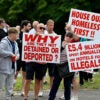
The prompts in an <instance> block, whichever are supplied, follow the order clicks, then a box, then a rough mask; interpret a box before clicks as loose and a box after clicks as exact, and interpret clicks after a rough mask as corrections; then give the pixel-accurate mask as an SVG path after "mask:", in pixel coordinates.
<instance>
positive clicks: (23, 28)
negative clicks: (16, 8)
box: [15, 20, 31, 96]
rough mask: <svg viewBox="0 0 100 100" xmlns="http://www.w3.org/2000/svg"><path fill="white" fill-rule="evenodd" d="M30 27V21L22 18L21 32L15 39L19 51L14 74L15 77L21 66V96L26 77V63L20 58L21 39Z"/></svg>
mask: <svg viewBox="0 0 100 100" xmlns="http://www.w3.org/2000/svg"><path fill="white" fill-rule="evenodd" d="M30 29H31V23H30V21H28V20H23V21H22V22H21V32H20V34H19V39H18V40H17V43H18V47H19V53H20V58H19V60H18V61H17V71H16V75H15V79H16V78H17V76H18V73H19V71H20V70H21V68H22V89H21V96H23V95H24V82H25V77H26V68H25V67H26V63H25V62H24V61H22V60H21V58H22V41H23V34H24V33H28V32H29V30H30Z"/></svg>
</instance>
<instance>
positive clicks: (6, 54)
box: [0, 18, 93, 100]
mask: <svg viewBox="0 0 100 100" xmlns="http://www.w3.org/2000/svg"><path fill="white" fill-rule="evenodd" d="M64 29H65V36H64V40H63V41H62V48H63V50H62V51H61V56H60V57H61V60H60V63H64V62H66V63H67V66H68V60H67V55H66V52H65V46H66V45H67V44H68V43H72V42H80V41H88V40H87V39H84V38H81V37H78V36H76V35H75V34H74V33H73V31H72V30H71V27H70V26H69V25H68V24H67V23H66V24H65V28H64ZM24 33H28V34H38V35H39V34H47V35H49V34H52V35H57V33H55V32H54V21H53V20H52V19H49V20H48V21H47V23H46V25H44V24H43V23H40V22H38V21H33V23H32V25H31V22H30V21H28V20H23V21H22V22H21V25H16V27H10V26H9V25H8V24H6V22H5V20H4V19H3V18H0V92H1V91H2V88H3V86H5V91H6V93H5V97H6V100H11V96H12V94H13V88H14V84H16V79H17V76H18V74H19V72H20V70H22V84H21V95H22V96H24V97H23V99H24V100H28V96H29V95H28V93H29V90H30V83H31V81H32V80H34V81H35V85H34V98H33V100H38V97H39V96H40V97H42V96H43V82H44V80H45V77H46V72H47V70H48V74H49V76H50V93H49V95H48V100H55V98H56V93H57V91H58V88H59V85H60V82H61V80H64V82H63V83H64V95H63V96H62V97H61V98H60V99H65V100H78V86H79V84H80V85H83V84H84V81H88V80H90V81H91V82H93V76H92V74H89V73H87V72H82V71H81V72H79V76H80V80H79V81H78V72H75V73H74V75H72V76H70V77H65V78H63V79H62V78H61V77H60V76H59V73H58V72H57V66H56V64H55V63H52V64H51V63H42V62H41V63H40V62H25V61H22V59H21V58H22V43H23V34H24ZM71 84H72V85H73V96H71Z"/></svg>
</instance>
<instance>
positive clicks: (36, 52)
mask: <svg viewBox="0 0 100 100" xmlns="http://www.w3.org/2000/svg"><path fill="white" fill-rule="evenodd" d="M60 46H61V36H60V35H56V36H53V35H35V34H28V33H24V34H23V48H22V60H23V61H30V62H49V63H59V62H60Z"/></svg>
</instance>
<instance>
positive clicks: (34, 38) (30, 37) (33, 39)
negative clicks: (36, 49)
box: [25, 34, 38, 41]
mask: <svg viewBox="0 0 100 100" xmlns="http://www.w3.org/2000/svg"><path fill="white" fill-rule="evenodd" d="M37 36H38V35H32V34H30V35H29V34H25V41H35V40H36V38H37Z"/></svg>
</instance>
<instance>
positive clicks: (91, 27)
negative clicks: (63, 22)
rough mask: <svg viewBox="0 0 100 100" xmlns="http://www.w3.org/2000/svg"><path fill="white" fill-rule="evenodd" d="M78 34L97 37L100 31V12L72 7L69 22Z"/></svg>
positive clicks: (91, 37)
mask: <svg viewBox="0 0 100 100" xmlns="http://www.w3.org/2000/svg"><path fill="white" fill-rule="evenodd" d="M68 23H69V24H70V25H71V27H72V30H73V31H74V33H75V34H76V35H78V36H81V37H85V38H89V39H97V38H100V37H98V36H100V35H99V33H100V14H97V13H92V12H87V11H83V10H77V9H71V12H70V17H69V22H68Z"/></svg>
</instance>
